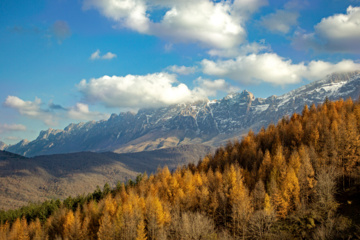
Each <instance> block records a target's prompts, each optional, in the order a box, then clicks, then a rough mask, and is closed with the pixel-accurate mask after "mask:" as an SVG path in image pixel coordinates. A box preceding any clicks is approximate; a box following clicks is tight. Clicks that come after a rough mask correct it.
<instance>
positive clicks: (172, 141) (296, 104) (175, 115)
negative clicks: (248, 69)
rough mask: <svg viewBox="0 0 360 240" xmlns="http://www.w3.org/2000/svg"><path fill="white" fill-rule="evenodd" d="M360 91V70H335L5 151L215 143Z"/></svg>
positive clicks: (45, 135)
mask: <svg viewBox="0 0 360 240" xmlns="http://www.w3.org/2000/svg"><path fill="white" fill-rule="evenodd" d="M359 94H360V72H352V73H342V74H333V75H331V76H329V77H327V78H326V79H323V80H320V81H317V82H313V83H311V84H308V85H306V86H303V87H300V88H298V89H296V90H293V91H291V92H289V93H287V94H284V95H282V96H270V97H268V98H255V97H254V95H253V94H252V93H250V92H248V91H243V92H241V93H234V94H230V95H228V96H226V97H225V98H223V99H221V100H213V101H202V102H195V103H184V104H177V105H172V106H168V107H162V108H156V109H141V110H139V112H138V113H137V114H133V113H130V112H127V113H120V115H116V114H113V115H111V117H110V118H109V119H108V120H103V121H98V122H95V121H92V122H87V123H79V124H70V125H69V126H67V127H66V128H65V129H64V130H54V129H49V130H47V131H41V133H40V135H39V136H38V138H37V139H36V140H34V141H31V142H28V141H25V140H24V141H21V142H19V143H18V144H16V145H13V146H8V147H6V148H5V149H6V150H7V151H10V152H14V153H18V154H21V155H24V156H35V155H42V154H54V153H69V152H79V151H95V152H101V151H115V152H139V151H144V150H154V149H162V148H166V147H174V146H179V145H187V144H199V143H201V144H206V145H210V146H217V145H219V144H221V143H223V142H224V141H226V140H227V139H231V138H234V137H239V136H240V135H241V134H242V133H244V132H247V131H248V130H249V129H250V128H252V129H253V130H255V131H257V130H259V129H260V128H261V127H262V126H267V125H268V124H269V123H271V122H277V121H278V120H279V119H280V118H282V117H283V116H284V115H290V114H292V113H294V112H300V111H301V110H302V109H303V106H304V105H305V104H308V105H310V104H312V103H315V104H317V103H321V102H323V101H324V100H325V98H326V97H328V98H329V99H330V100H336V99H339V98H344V99H346V98H348V97H352V98H355V99H357V98H358V97H359Z"/></svg>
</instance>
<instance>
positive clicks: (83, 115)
mask: <svg viewBox="0 0 360 240" xmlns="http://www.w3.org/2000/svg"><path fill="white" fill-rule="evenodd" d="M68 116H69V118H71V119H76V120H100V119H107V118H109V116H110V115H109V114H103V113H100V112H90V110H89V106H88V105H87V104H84V103H76V105H75V106H73V107H71V108H70V109H69V110H68Z"/></svg>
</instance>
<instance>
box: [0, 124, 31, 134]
mask: <svg viewBox="0 0 360 240" xmlns="http://www.w3.org/2000/svg"><path fill="white" fill-rule="evenodd" d="M14 131H26V126H24V125H22V124H6V123H5V124H0V133H4V132H14Z"/></svg>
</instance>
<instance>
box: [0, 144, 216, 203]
mask: <svg viewBox="0 0 360 240" xmlns="http://www.w3.org/2000/svg"><path fill="white" fill-rule="evenodd" d="M213 151H214V149H212V148H210V147H204V146H201V145H191V146H181V147H178V148H168V149H161V150H156V151H148V152H142V153H124V154H117V153H112V152H106V153H93V152H81V153H69V154H57V155H44V156H38V157H34V158H27V157H23V156H20V155H17V154H14V153H9V152H6V151H0V209H2V208H3V209H10V208H15V207H20V206H22V205H25V204H27V203H28V202H29V201H32V202H37V201H44V200H49V199H57V198H60V199H64V198H66V197H68V196H77V195H80V194H87V193H90V192H93V191H94V190H95V188H96V186H100V187H103V186H104V184H105V183H109V184H110V185H111V186H115V184H116V183H117V182H118V181H121V182H124V181H127V180H128V179H135V177H136V176H137V175H138V174H139V173H143V172H145V171H146V172H147V173H148V174H150V173H155V172H156V170H157V168H158V167H159V166H160V167H163V166H165V165H167V166H168V167H169V169H175V168H176V167H177V166H178V165H180V166H182V165H184V164H188V163H191V162H194V163H196V162H197V161H198V160H199V159H200V158H202V157H204V156H206V155H207V154H208V153H212V152H213Z"/></svg>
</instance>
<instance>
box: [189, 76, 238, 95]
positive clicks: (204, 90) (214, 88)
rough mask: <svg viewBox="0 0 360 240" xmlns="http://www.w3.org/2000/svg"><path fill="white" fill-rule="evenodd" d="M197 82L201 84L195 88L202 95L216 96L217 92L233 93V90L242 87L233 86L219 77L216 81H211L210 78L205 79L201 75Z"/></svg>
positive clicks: (235, 90)
mask: <svg viewBox="0 0 360 240" xmlns="http://www.w3.org/2000/svg"><path fill="white" fill-rule="evenodd" d="M195 83H196V84H197V85H199V86H198V87H196V88H195V91H197V92H198V93H199V94H200V95H205V96H216V94H217V93H218V92H219V91H221V92H226V93H231V92H237V91H239V90H240V89H239V88H237V87H234V86H232V85H231V84H229V83H227V82H226V81H225V80H224V79H217V80H214V81H211V80H209V79H203V78H201V77H199V78H198V79H197V80H196V81H195Z"/></svg>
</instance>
